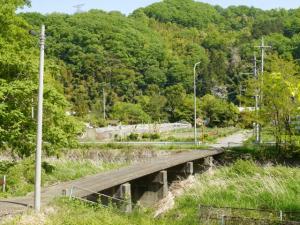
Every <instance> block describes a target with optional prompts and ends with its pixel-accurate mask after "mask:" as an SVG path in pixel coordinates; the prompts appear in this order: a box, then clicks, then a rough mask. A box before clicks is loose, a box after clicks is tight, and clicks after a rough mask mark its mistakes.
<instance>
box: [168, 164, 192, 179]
mask: <svg viewBox="0 0 300 225" xmlns="http://www.w3.org/2000/svg"><path fill="white" fill-rule="evenodd" d="M168 174H169V176H168V181H169V182H172V181H174V180H178V179H180V178H187V177H189V176H190V175H193V174H194V163H193V162H187V163H184V164H181V165H178V166H175V167H172V168H169V169H168Z"/></svg>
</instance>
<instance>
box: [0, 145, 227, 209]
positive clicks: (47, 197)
mask: <svg viewBox="0 0 300 225" xmlns="http://www.w3.org/2000/svg"><path fill="white" fill-rule="evenodd" d="M222 151H223V150H201V151H187V152H181V153H176V154H172V155H169V156H162V157H158V158H153V159H151V160H149V161H146V162H141V163H137V164H134V165H131V166H128V167H125V168H120V169H117V170H112V171H108V172H103V173H99V174H96V175H91V176H87V177H83V178H81V179H78V180H73V181H69V182H64V183H60V184H57V185H53V186H50V187H47V188H43V189H42V203H43V204H47V203H49V202H50V201H51V200H52V199H53V198H55V197H57V196H61V194H62V191H63V190H64V189H70V188H72V187H73V186H74V187H80V188H83V189H87V190H89V191H84V190H77V191H76V195H77V196H81V197H84V196H86V195H88V194H90V193H91V192H90V191H93V192H99V191H102V190H105V189H108V188H111V187H114V186H117V185H120V184H123V183H126V182H129V181H132V180H135V179H137V178H140V177H144V176H146V175H149V174H152V173H155V172H158V171H161V170H165V169H168V168H171V167H174V166H177V165H180V164H183V163H186V162H189V161H195V160H198V159H201V158H205V157H209V156H214V155H218V154H220V153H222ZM32 204H33V194H32V193H31V194H29V195H28V196H26V197H21V198H14V199H7V200H3V201H1V200H0V215H1V212H3V211H6V210H12V211H15V210H18V209H20V208H24V205H25V206H29V207H30V206H32Z"/></svg>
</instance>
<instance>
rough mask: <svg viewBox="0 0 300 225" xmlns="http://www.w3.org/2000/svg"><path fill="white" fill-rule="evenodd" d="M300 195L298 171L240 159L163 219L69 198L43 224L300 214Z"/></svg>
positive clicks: (162, 223) (198, 185) (177, 223)
mask: <svg viewBox="0 0 300 225" xmlns="http://www.w3.org/2000/svg"><path fill="white" fill-rule="evenodd" d="M299 190H300V171H299V169H298V168H291V167H288V166H280V165H270V164H269V165H260V164H258V163H255V162H253V161H244V160H238V161H237V162H235V163H234V164H232V165H228V166H224V167H220V168H216V169H215V170H214V171H213V173H204V174H201V175H198V176H197V177H196V182H195V183H194V184H193V186H192V187H191V188H189V189H187V190H185V192H184V194H183V195H182V196H181V197H179V198H178V199H176V203H175V207H174V208H173V209H171V210H170V211H169V212H167V213H165V214H163V215H161V216H160V217H159V218H153V211H152V210H153V209H139V210H136V211H135V212H134V213H132V214H124V213H121V212H119V211H118V210H117V209H115V208H113V207H110V208H103V207H101V206H95V205H94V206H93V205H89V204H86V203H82V202H79V201H70V200H69V199H60V200H56V201H55V202H54V203H53V204H52V206H51V208H52V211H51V212H50V213H49V210H48V212H45V214H43V216H44V217H45V218H44V219H45V221H46V222H45V224H49V225H52V224H53V225H54V224H55V225H59V224H62V225H63V224H70V225H71V224H74V225H75V224H76V225H77V224H78V225H80V224H82V225H84V224H95V225H96V224H122V225H123V224H124V225H126V224H132V225H133V224H136V225H140V224H146V225H147V224H149V225H150V224H151V225H152V224H157V225H167V224H172V225H186V224H191V225H192V224H199V222H200V220H199V213H200V212H199V205H209V206H215V207H237V208H254V209H262V210H276V211H278V212H279V210H283V211H300V194H299ZM256 217H257V218H263V217H264V215H263V214H262V215H259V214H258V215H256ZM32 218H35V216H34V215H32ZM32 218H31V219H32ZM26 219H28V216H27V217H26V216H21V217H20V216H19V217H17V218H15V219H14V222H8V223H7V224H18V223H19V222H22V221H25V220H26ZM298 219H300V218H298ZM35 220H39V218H35Z"/></svg>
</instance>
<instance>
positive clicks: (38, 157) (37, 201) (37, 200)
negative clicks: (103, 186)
mask: <svg viewBox="0 0 300 225" xmlns="http://www.w3.org/2000/svg"><path fill="white" fill-rule="evenodd" d="M44 50H45V25H42V28H41V34H40V66H39V93H38V115H37V117H38V118H37V136H36V154H35V186H34V209H35V211H36V212H39V211H40V210H41V170H42V163H41V161H42V136H43V93H44V55H45V54H44Z"/></svg>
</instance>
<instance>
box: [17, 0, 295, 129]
mask: <svg viewBox="0 0 300 225" xmlns="http://www.w3.org/2000/svg"><path fill="white" fill-rule="evenodd" d="M299 13H300V11H299V9H295V10H284V9H280V10H269V11H263V10H260V9H256V8H249V7H245V6H238V7H229V8H226V9H224V8H221V7H219V6H211V5H208V4H204V3H201V2H195V1H192V0H184V1H182V0H165V1H162V2H159V3H155V4H153V5H150V6H148V7H146V8H140V9H137V10H136V11H134V12H133V13H132V14H131V15H130V16H128V17H126V16H124V15H122V14H121V13H118V12H109V13H107V12H103V11H100V10H91V11H89V12H85V13H77V14H74V15H67V14H57V13H54V14H50V15H46V16H45V15H41V14H38V13H27V14H22V17H23V18H25V19H26V20H27V21H28V22H29V23H30V24H32V25H34V26H36V27H38V26H39V25H40V24H41V23H45V24H46V26H47V36H48V39H47V43H48V44H47V46H48V47H47V53H48V55H50V56H51V57H53V58H56V59H57V60H58V62H57V63H58V65H60V66H61V67H62V68H63V70H61V73H60V76H58V77H57V78H58V80H59V81H60V82H61V83H62V84H63V85H64V93H65V95H66V97H67V99H68V100H69V101H71V102H72V103H73V105H74V107H73V110H74V111H75V112H76V113H77V115H78V116H81V117H85V116H86V115H87V114H88V113H89V112H92V113H93V115H98V117H102V115H103V110H104V109H103V108H104V107H103V104H104V102H105V104H106V111H107V115H108V117H109V118H111V119H121V120H122V118H123V117H122V116H121V115H120V116H118V117H115V116H116V113H115V110H116V107H117V106H120V104H123V103H121V102H126V104H127V103H130V104H131V106H133V107H134V108H135V109H132V110H130V111H131V112H132V113H133V115H132V117H133V118H136V116H135V115H134V114H135V113H136V108H139V110H143V113H142V114H143V115H144V114H148V116H146V117H149V118H150V120H152V121H164V120H169V121H178V120H182V119H184V120H187V121H190V122H192V119H193V117H192V113H193V110H192V99H190V98H191V97H192V96H190V94H192V92H193V85H192V84H193V65H194V63H196V62H198V61H201V64H200V66H199V67H198V69H197V76H198V79H197V91H198V97H201V96H204V95H205V94H212V95H215V96H219V97H220V96H222V97H223V98H225V99H226V100H229V101H231V102H233V103H236V104H237V103H238V102H239V100H238V96H239V95H240V91H239V87H238V83H239V82H240V80H239V79H237V77H239V74H240V73H242V72H251V71H252V68H251V67H252V66H251V60H252V57H253V52H254V51H258V49H257V48H255V46H257V45H258V44H259V40H260V38H261V36H263V35H264V36H265V39H266V42H267V43H268V44H271V45H272V46H273V48H272V50H270V51H269V53H268V54H270V55H272V54H278V55H279V57H280V58H284V59H286V60H291V59H293V58H297V57H299V56H300V53H299V49H300V47H299V45H300V38H299V34H298V32H299V30H300V21H299V19H298V17H297V15H298V14H299ZM267 63H268V62H267ZM275 72H276V71H275ZM243 79H245V78H243ZM220 93H221V94H220ZM174 94H176V96H177V98H174ZM172 95H173V96H172ZM115 105H117V106H115ZM137 105H141V108H140V107H139V106H137ZM117 108H120V107H117ZM204 115H205V113H204ZM142 117H144V116H142ZM146 117H145V118H146ZM229 120H233V121H234V120H235V118H230V119H229ZM140 121H141V120H140V118H137V119H136V120H135V119H133V120H130V121H129V120H127V119H125V120H124V121H123V122H129V123H137V122H140ZM220 123H221V124H222V125H223V126H224V125H226V123H227V122H225V124H224V121H223V120H221V121H220Z"/></svg>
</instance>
